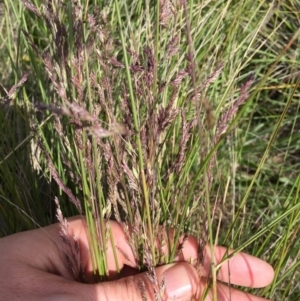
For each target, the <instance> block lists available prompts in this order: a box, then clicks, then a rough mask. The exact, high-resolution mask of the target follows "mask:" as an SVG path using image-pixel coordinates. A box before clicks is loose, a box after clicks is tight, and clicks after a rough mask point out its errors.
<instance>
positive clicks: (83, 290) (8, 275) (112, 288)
mask: <svg viewBox="0 0 300 301" xmlns="http://www.w3.org/2000/svg"><path fill="white" fill-rule="evenodd" d="M68 221H69V232H71V233H73V234H74V235H76V236H77V237H78V240H79V241H80V246H81V262H82V265H83V268H84V271H85V275H86V277H87V280H89V281H91V280H92V279H93V278H92V262H91V258H90V253H89V245H88V237H87V232H86V224H85V221H84V220H83V219H82V218H79V217H75V218H71V219H69V220H68ZM111 229H112V233H113V236H114V241H115V245H116V246H117V247H118V250H122V251H117V253H118V263H119V267H120V268H121V269H122V276H123V277H124V278H121V279H119V280H114V281H108V282H102V283H96V284H83V283H79V282H76V281H74V278H73V276H72V274H71V273H70V271H69V269H68V268H67V267H66V264H65V257H64V252H63V251H62V249H61V246H62V244H61V239H60V237H59V231H60V224H54V225H51V226H48V227H45V228H42V229H37V230H32V231H27V232H23V233H17V234H14V235H11V236H8V237H5V238H2V239H0V254H1V256H0V300H1V301H2V300H12V301H14V300H22V301H29V300H30V301H35V300H39V301H46V300H47V301H48V300H49V301H76V300H78V301H83V300H84V301H96V300H101V301H121V300H128V301H138V300H143V299H142V295H141V288H140V283H141V280H142V281H143V282H144V284H145V293H146V297H147V300H148V301H154V300H155V298H154V293H153V288H154V287H153V283H151V281H150V280H149V278H148V277H147V275H146V273H139V274H137V270H136V264H135V261H134V256H133V254H132V251H131V248H130V247H129V245H128V243H127V242H126V236H125V234H124V232H123V230H122V227H121V225H120V224H118V223H116V222H111ZM206 248H207V249H206V252H205V260H204V266H203V272H202V274H203V277H202V278H201V280H200V281H199V278H198V275H197V272H196V270H195V269H194V268H193V267H192V265H190V264H189V263H187V262H183V261H181V262H178V263H173V264H168V265H164V266H160V267H157V268H156V274H157V277H158V279H159V281H161V280H162V279H163V278H164V279H165V283H166V296H167V298H166V300H181V301H184V300H187V301H188V300H190V299H191V298H192V297H195V296H197V297H199V296H201V293H202V292H203V290H204V288H205V286H206V283H207V278H206V277H208V275H209V271H210V262H211V261H210V251H209V247H208V246H207V247H206ZM225 253H226V248H223V247H216V248H215V261H216V262H220V260H221V259H222V257H223V255H224V254H225ZM107 254H108V262H109V270H110V271H111V273H112V275H113V274H114V273H115V272H116V267H115V260H114V257H113V253H112V249H111V248H109V249H108V252H107ZM182 255H183V258H182V260H189V259H190V258H196V255H197V242H196V239H195V238H194V237H192V236H191V237H189V238H188V239H187V240H186V242H185V244H184V248H183V254H182ZM229 271H230V273H229ZM273 276H274V272H273V269H272V267H271V266H270V265H269V264H267V263H266V262H264V261H262V260H260V259H258V258H256V257H253V256H251V255H247V254H244V253H239V254H237V255H235V256H234V257H232V258H231V259H230V260H229V261H228V262H227V263H226V264H224V265H222V267H221V269H220V272H219V273H218V276H217V277H218V280H219V281H220V282H219V283H218V289H217V290H218V301H227V300H228V301H229V300H231V301H263V300H266V299H263V298H260V297H256V296H253V295H251V294H247V293H245V292H242V291H239V290H237V289H233V288H230V289H229V287H228V286H227V285H226V284H225V283H226V282H229V281H230V283H231V284H236V285H240V286H245V287H264V286H266V285H268V284H269V283H270V282H271V281H272V279H273ZM222 282H223V283H222ZM174 296H175V298H174ZM205 300H212V297H211V296H207V298H206V299H205Z"/></svg>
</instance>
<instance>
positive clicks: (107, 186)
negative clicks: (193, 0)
mask: <svg viewBox="0 0 300 301" xmlns="http://www.w3.org/2000/svg"><path fill="white" fill-rule="evenodd" d="M23 3H24V5H25V7H26V8H27V9H29V10H30V11H31V12H32V13H34V14H35V15H36V16H37V17H38V18H40V19H42V20H43V21H44V22H45V24H46V25H47V28H48V32H47V33H48V42H49V45H48V47H47V48H46V49H45V50H44V51H41V50H40V49H39V48H38V47H37V46H36V45H35V42H34V40H33V38H32V37H31V36H30V35H29V34H28V33H27V32H26V31H23V33H24V36H25V38H26V40H27V42H28V43H29V44H30V45H31V47H32V50H33V51H34V52H35V54H36V55H37V56H38V57H39V59H40V60H41V62H42V64H43V66H44V68H45V71H46V74H47V75H48V78H49V80H50V81H49V82H50V85H49V90H48V91H47V93H48V95H49V97H48V102H47V103H38V104H35V106H34V109H35V110H36V111H43V112H45V116H46V117H47V118H48V117H49V116H51V118H50V120H51V121H52V125H53V127H54V129H55V134H54V135H55V137H53V139H54V140H55V141H56V143H57V145H58V147H59V152H53V151H52V148H51V145H50V141H49V140H47V139H46V138H45V136H44V135H43V134H42V131H41V129H40V128H38V127H37V125H34V126H33V130H34V131H35V133H36V135H37V137H38V145H39V147H40V149H41V150H42V151H43V152H44V155H45V158H46V160H47V163H48V166H49V169H50V171H51V174H52V177H53V179H54V180H55V181H56V183H57V184H58V186H59V187H60V188H61V189H62V191H64V192H65V193H66V194H67V195H68V196H69V199H70V200H71V201H72V203H74V204H75V206H76V207H77V209H78V211H79V213H80V214H85V215H86V219H87V223H88V228H89V237H90V249H91V252H92V254H91V255H92V258H93V264H94V273H95V274H98V275H100V276H101V279H102V280H106V279H107V277H108V276H109V271H108V268H107V267H108V263H107V258H106V249H107V244H108V242H109V241H110V240H112V237H111V233H110V227H109V220H110V219H115V220H117V221H118V222H120V223H121V222H122V224H123V227H124V231H125V233H126V235H127V239H128V244H129V245H130V247H131V249H132V251H133V253H134V255H135V260H136V261H137V262H138V263H139V267H140V269H141V270H149V277H152V278H153V279H154V280H155V279H156V278H155V272H154V269H153V268H154V267H155V266H157V265H161V264H165V263H168V262H172V261H173V260H174V258H175V256H176V255H178V254H179V253H180V252H181V250H182V248H183V246H184V241H185V239H186V238H187V235H188V234H189V233H190V230H191V228H192V224H193V230H196V231H197V235H198V247H199V248H198V252H199V256H198V260H195V259H193V260H194V261H193V260H192V262H193V263H194V264H195V265H196V266H197V268H198V271H199V274H201V265H202V260H203V249H204V246H205V244H206V243H207V236H208V223H210V222H211V221H212V219H213V216H214V214H215V210H216V208H210V207H211V202H210V200H209V198H208V194H207V192H208V191H209V190H210V188H211V186H212V183H213V169H214V164H215V160H216V150H217V147H218V144H219V142H220V139H221V136H222V134H224V133H226V131H227V129H228V127H229V124H230V121H231V119H232V118H233V116H234V114H235V113H236V112H237V109H238V107H239V106H240V105H242V104H243V103H244V102H245V100H246V99H247V97H248V91H249V88H250V86H251V84H252V83H253V77H252V76H251V77H250V78H249V79H248V80H247V82H246V83H245V85H244V86H242V88H241V92H240V96H238V98H237V100H236V101H235V102H234V103H233V104H232V106H231V107H230V108H228V109H227V110H226V111H224V112H222V114H221V115H220V116H219V118H218V120H219V121H217V122H216V121H215V117H214V112H213V105H212V103H211V102H210V101H209V100H208V99H207V97H206V90H207V89H208V87H209V86H210V85H211V84H212V83H213V82H214V80H215V79H216V78H217V76H218V75H219V74H220V73H221V71H222V68H223V66H224V63H223V62H220V63H219V67H218V68H217V69H216V70H215V71H214V72H213V73H212V74H208V75H207V77H206V78H205V79H204V80H203V81H202V82H201V83H200V84H199V83H198V82H197V75H198V74H197V68H196V65H195V61H194V51H193V45H192V43H193V41H192V35H191V28H190V24H189V20H188V14H187V10H188V8H187V4H186V3H185V1H182V2H181V3H177V4H176V5H175V4H171V2H170V1H157V3H156V5H155V6H154V8H150V7H146V10H147V11H148V12H150V10H152V9H155V12H156V18H155V21H154V23H153V24H151V23H150V22H148V24H150V25H151V26H150V27H149V28H148V27H147V28H146V33H145V34H143V35H142V36H141V39H140V41H139V44H138V45H137V44H136V41H135V40H134V38H132V37H133V36H134V33H133V32H131V31H133V30H134V29H131V28H130V27H127V31H125V24H126V17H127V16H126V15H122V14H121V12H122V5H121V4H120V3H119V1H115V3H114V8H115V13H116V14H117V20H118V26H119V29H120V31H119V32H114V31H112V30H111V26H110V23H109V15H107V11H106V9H105V8H104V9H103V10H101V11H99V10H98V9H97V7H95V8H94V10H93V12H92V13H86V10H85V7H81V6H80V5H79V4H78V3H77V1H70V2H69V3H68V4H66V5H64V4H59V3H58V2H48V4H47V5H44V6H43V7H42V8H37V7H35V6H34V5H33V4H29V3H28V2H27V1H23ZM152 13H154V11H151V14H152ZM64 20H68V22H67V24H65V23H64ZM148 21H149V20H148ZM183 25H186V26H183ZM125 32H126V34H125ZM53 157H56V158H57V157H58V158H59V162H61V164H62V165H63V169H58V167H57V166H55V164H54V163H53ZM66 175H67V177H68V179H69V180H68V182H69V183H71V184H70V185H69V186H70V187H67V185H66V184H65V183H64V180H63V178H64V179H65V178H66ZM170 229H172V230H173V235H172V236H169V235H166V233H169V230H170ZM112 245H114V244H113V241H112ZM165 245H167V247H168V255H167V256H166V255H165V254H163V252H162V248H163V247H164V246H165ZM117 251H118V250H117V249H115V252H117ZM116 264H117V263H116ZM156 280H157V279H156Z"/></svg>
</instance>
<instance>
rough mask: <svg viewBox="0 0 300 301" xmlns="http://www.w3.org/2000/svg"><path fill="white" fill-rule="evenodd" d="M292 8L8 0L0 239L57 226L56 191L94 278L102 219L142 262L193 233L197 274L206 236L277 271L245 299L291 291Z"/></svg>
mask: <svg viewBox="0 0 300 301" xmlns="http://www.w3.org/2000/svg"><path fill="white" fill-rule="evenodd" d="M298 6H299V5H298V4H297V3H295V2H294V1H284V2H282V1H275V2H271V3H266V2H265V1H255V2H253V1H243V2H238V3H237V2H235V1H208V2H199V3H198V2H197V1H188V2H185V1H173V2H170V1H155V2H152V1H145V2H141V1H130V2H128V1H107V2H106V1H96V0H95V1H65V2H61V1H32V2H28V1H22V2H16V3H14V2H12V1H6V0H4V4H2V6H1V7H0V11H1V12H0V14H1V16H2V18H1V22H0V29H1V30H0V58H1V60H0V76H1V83H2V84H1V103H0V105H1V110H0V121H1V122H0V125H1V131H0V135H1V137H0V141H1V147H0V195H1V201H0V223H1V228H0V229H1V232H0V233H1V236H3V235H8V234H11V233H14V232H17V231H21V230H26V229H31V228H33V227H36V225H40V226H44V225H47V224H49V223H51V222H54V221H55V220H56V218H55V212H56V207H57V205H56V204H55V202H54V199H55V197H57V198H58V200H59V204H60V208H61V210H62V212H63V214H64V215H65V216H71V215H75V214H78V213H79V214H84V215H86V217H87V221H88V225H89V232H90V237H91V240H90V243H91V246H92V248H91V249H92V252H93V255H94V258H95V262H94V269H95V274H97V273H99V274H100V275H101V277H102V278H103V280H105V279H106V277H107V276H108V271H107V268H106V267H107V263H106V260H105V246H106V243H107V241H108V240H109V239H111V237H110V229H109V223H108V222H107V221H108V220H109V219H111V218H112V219H116V220H118V221H123V222H125V224H124V225H125V231H126V234H127V235H128V240H129V243H130V245H131V247H132V249H133V250H134V251H135V256H136V259H137V260H138V262H139V263H140V268H141V269H142V270H143V269H150V271H151V267H153V266H156V265H159V264H163V263H166V262H171V261H172V260H173V258H174V256H175V255H176V254H177V253H178V252H180V248H181V247H182V245H183V244H184V239H183V241H182V240H181V241H178V240H179V237H180V236H181V235H182V234H184V233H186V234H193V235H195V236H196V237H197V238H198V242H199V261H198V262H196V263H195V264H198V267H199V268H201V255H202V249H203V246H204V245H205V244H206V243H210V244H212V245H213V244H215V243H218V244H223V245H226V246H228V247H231V248H235V249H237V251H239V250H244V251H247V252H250V253H251V254H253V255H255V256H259V257H261V258H263V259H265V260H267V261H268V262H270V263H271V264H272V265H273V266H274V268H275V271H276V277H275V280H274V282H273V284H272V285H270V286H269V287H268V288H266V289H263V290H256V291H255V293H256V294H258V295H262V296H265V297H268V298H271V299H275V300H298V298H299V297H300V292H299V284H298V283H297V279H298V278H299V262H300V260H299V247H300V246H299V239H297V237H298V236H299V212H300V210H299V207H300V204H299V187H300V186H299V180H300V179H299V170H300V168H299V163H298V162H299V141H300V140H299V133H300V132H299V127H300V122H299V89H297V88H298V86H299V54H300V53H299V50H298V49H299V47H298V46H299V17H300V15H299V7H298ZM169 228H173V229H174V235H173V236H172V237H165V236H164V233H165V232H164V230H165V229H169ZM155 237H159V238H160V241H164V242H165V243H166V244H167V245H168V248H169V256H168V257H167V258H166V257H164V256H162V254H161V252H160V246H155V243H154V242H155ZM183 237H184V236H183ZM178 243H179V245H178ZM103 255H104V256H103ZM216 270H217V267H215V270H214V272H216ZM213 274H215V273H213ZM153 277H155V275H153Z"/></svg>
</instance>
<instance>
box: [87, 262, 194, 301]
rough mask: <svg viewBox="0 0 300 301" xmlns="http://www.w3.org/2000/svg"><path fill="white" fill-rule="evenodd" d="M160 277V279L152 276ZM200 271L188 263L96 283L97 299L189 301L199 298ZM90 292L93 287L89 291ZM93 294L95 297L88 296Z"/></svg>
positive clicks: (103, 300) (113, 300)
mask: <svg viewBox="0 0 300 301" xmlns="http://www.w3.org/2000/svg"><path fill="white" fill-rule="evenodd" d="M151 274H154V275H156V277H157V278H156V279H155V278H154V277H153V276H151ZM198 279H199V278H198V275H197V272H196V270H195V269H194V268H193V267H192V266H191V265H190V264H189V263H187V262H181V263H173V264H169V265H164V266H161V267H157V268H155V273H149V272H145V273H140V274H138V275H134V276H129V277H125V278H122V279H119V280H116V281H110V282H103V283H99V284H96V285H95V287H96V298H95V299H94V298H92V299H93V300H101V301H123V300H126V301H141V300H143V301H144V300H147V301H155V300H177V301H186V300H187V301H188V300H191V298H192V297H193V296H195V295H196V292H197V287H198V283H199V280H198ZM89 289H90V288H89ZM87 295H91V294H87ZM157 295H160V296H161V298H157Z"/></svg>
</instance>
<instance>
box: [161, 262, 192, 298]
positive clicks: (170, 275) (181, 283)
mask: <svg viewBox="0 0 300 301" xmlns="http://www.w3.org/2000/svg"><path fill="white" fill-rule="evenodd" d="M191 268H192V267H189V266H188V265H187V264H180V263H178V264H174V265H173V266H171V267H170V268H169V269H167V270H166V271H165V272H164V273H163V277H164V278H165V283H166V293H167V296H168V299H169V300H178V299H179V300H181V299H182V300H185V299H187V300H190V299H191V298H192V296H193V284H195V275H194V273H193V271H192V269H191ZM193 282H194V283H193Z"/></svg>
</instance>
